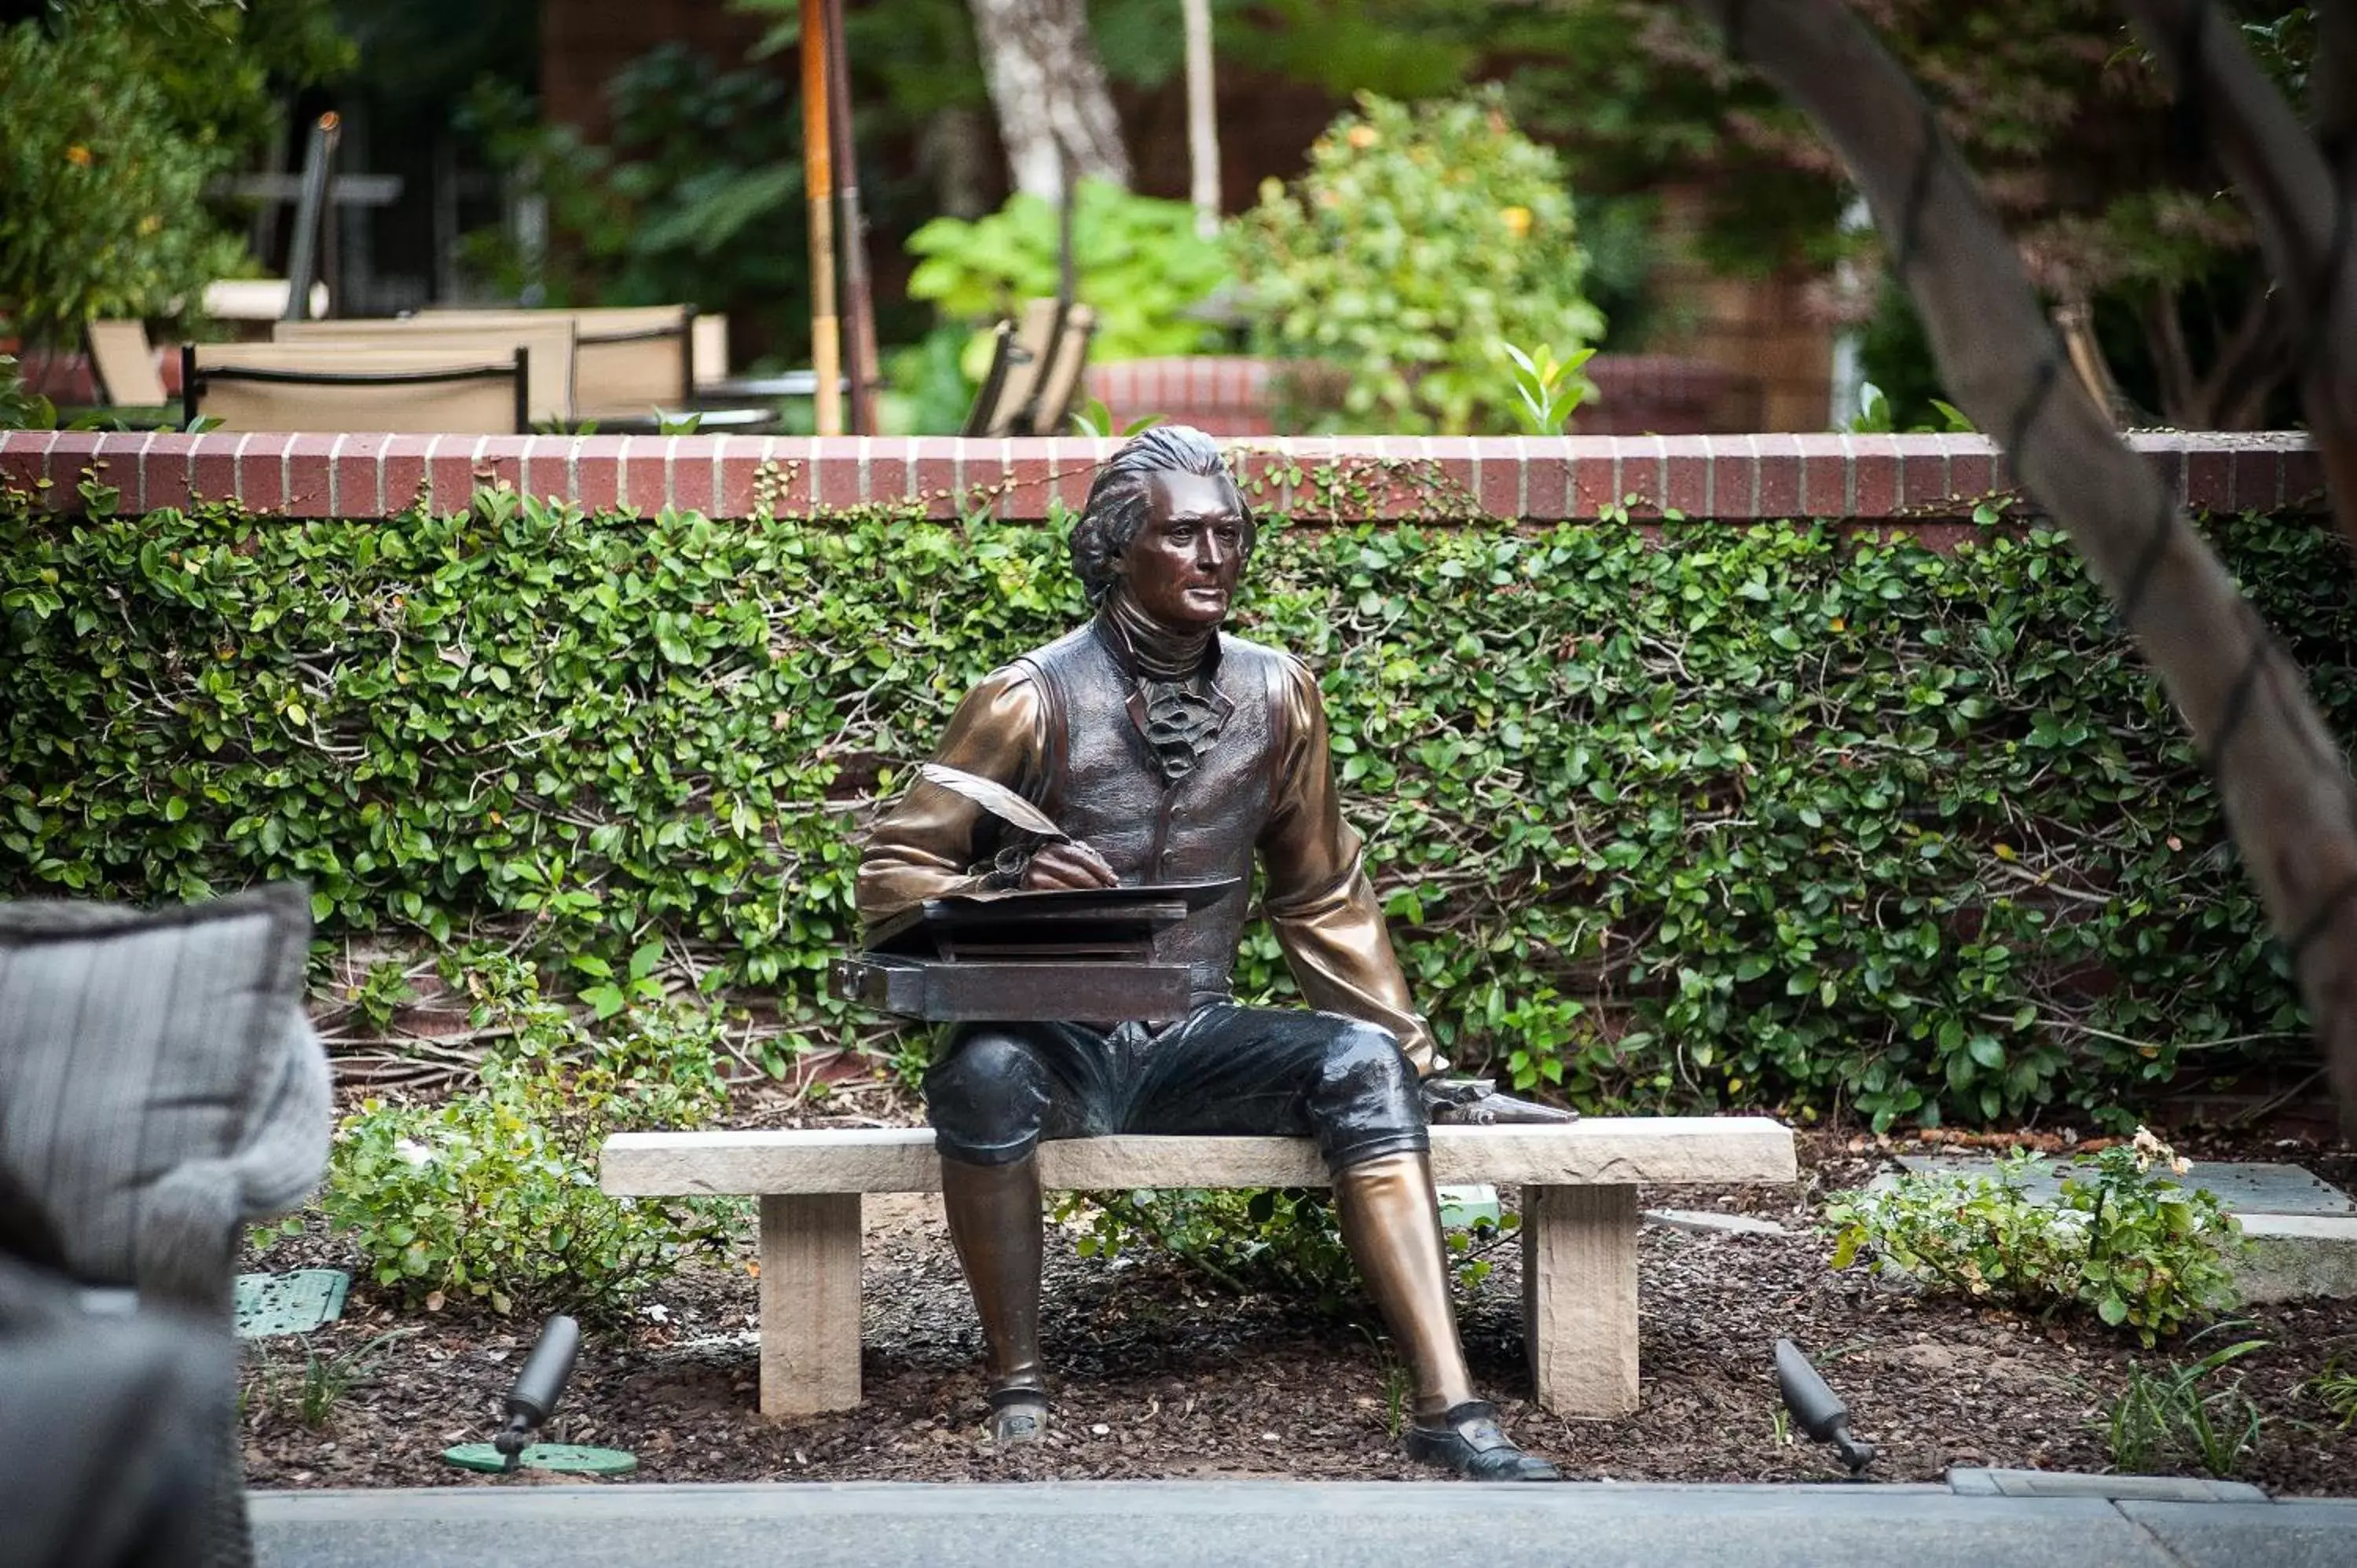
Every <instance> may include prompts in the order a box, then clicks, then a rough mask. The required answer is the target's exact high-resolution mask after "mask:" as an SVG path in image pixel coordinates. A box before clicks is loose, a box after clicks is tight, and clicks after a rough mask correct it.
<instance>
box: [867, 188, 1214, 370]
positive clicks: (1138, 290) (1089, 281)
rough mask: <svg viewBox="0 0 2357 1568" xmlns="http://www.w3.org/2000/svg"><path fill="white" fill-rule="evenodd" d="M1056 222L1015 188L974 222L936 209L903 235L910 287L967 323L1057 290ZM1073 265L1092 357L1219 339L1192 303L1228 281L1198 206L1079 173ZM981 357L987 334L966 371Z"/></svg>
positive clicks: (993, 318) (1016, 309)
mask: <svg viewBox="0 0 2357 1568" xmlns="http://www.w3.org/2000/svg"><path fill="white" fill-rule="evenodd" d="M1057 227H1058V220H1057V213H1056V209H1055V208H1054V207H1053V206H1051V205H1050V204H1049V203H1048V202H1046V201H1043V200H1041V199H1039V198H1038V197H1036V196H1028V195H1021V194H1018V195H1017V196H1014V197H1012V198H1010V199H1008V201H1007V203H1006V206H1004V207H1002V208H1000V209H998V210H997V211H996V212H995V213H992V214H991V215H990V216H989V217H987V218H983V219H979V220H975V221H974V222H970V223H969V222H965V221H963V220H959V219H955V218H936V219H934V220H932V221H931V222H930V223H928V224H926V225H925V226H924V227H923V228H921V229H920V230H918V231H916V232H915V233H914V234H911V235H909V247H908V248H909V253H910V254H911V255H914V256H917V257H919V258H920V260H919V262H918V263H917V269H916V271H915V272H913V273H912V274H909V294H910V295H913V296H914V297H916V298H918V299H927V300H931V301H932V302H933V305H934V306H935V307H936V308H937V309H938V310H939V311H940V312H941V314H942V317H945V318H947V319H948V320H950V321H952V322H956V323H959V324H962V325H963V326H965V327H967V328H984V327H986V326H988V325H989V324H991V323H995V322H997V321H1000V320H1006V319H1013V318H1015V317H1017V316H1018V315H1019V313H1020V311H1021V309H1022V306H1023V303H1024V301H1026V300H1031V299H1049V298H1053V297H1054V296H1055V295H1056V292H1057V281H1058V257H1057ZM1072 271H1073V279H1074V283H1073V287H1074V296H1075V297H1076V298H1078V299H1079V300H1081V301H1082V302H1083V303H1085V304H1087V305H1090V306H1094V307H1095V309H1096V312H1097V327H1096V335H1095V336H1094V337H1093V338H1091V339H1090V340H1089V357H1090V358H1091V359H1092V360H1140V359H1150V358H1153V357H1156V356H1159V355H1164V354H1187V353H1192V352H1195V351H1196V350H1198V349H1205V348H1209V347H1211V346H1213V345H1214V344H1215V342H1216V340H1217V336H1218V334H1217V331H1216V329H1215V328H1211V327H1210V326H1208V325H1206V324H1205V323H1204V322H1203V321H1201V320H1200V319H1199V318H1197V317H1195V316H1194V315H1192V314H1190V312H1191V311H1193V309H1194V308H1195V307H1196V306H1200V305H1201V304H1202V303H1203V301H1204V300H1205V299H1206V298H1208V297H1209V296H1210V295H1211V291H1212V290H1213V289H1215V288H1217V287H1218V286H1219V285H1221V283H1222V282H1223V281H1225V280H1226V278H1227V277H1228V275H1229V268H1228V259H1227V256H1226V254H1225V252H1223V251H1222V248H1221V247H1220V245H1219V244H1218V243H1217V242H1214V241H1211V240H1205V239H1202V238H1201V237H1200V236H1199V235H1197V233H1196V232H1195V210H1194V209H1193V208H1191V207H1189V205H1187V203H1185V202H1183V201H1159V200H1157V199H1154V198H1152V197H1148V196H1137V195H1134V194H1132V193H1131V192H1129V191H1125V190H1124V189H1122V188H1120V187H1119V186H1116V185H1113V184H1110V183H1108V182H1106V181H1104V180H1098V179H1088V180H1082V182H1081V184H1080V187H1079V188H1078V189H1077V190H1076V191H1075V192H1074V195H1073V201H1072ZM977 357H978V358H979V360H980V361H981V362H980V363H976V362H975V360H976V358H977ZM988 358H989V343H988V338H987V337H986V336H984V337H982V338H980V339H979V341H978V342H977V343H976V344H975V345H974V347H972V348H970V349H967V350H966V354H965V361H964V368H965V370H966V372H967V374H968V376H969V377H970V378H971V379H973V380H974V381H980V380H981V377H982V372H983V371H985V369H986V368H987V362H988Z"/></svg>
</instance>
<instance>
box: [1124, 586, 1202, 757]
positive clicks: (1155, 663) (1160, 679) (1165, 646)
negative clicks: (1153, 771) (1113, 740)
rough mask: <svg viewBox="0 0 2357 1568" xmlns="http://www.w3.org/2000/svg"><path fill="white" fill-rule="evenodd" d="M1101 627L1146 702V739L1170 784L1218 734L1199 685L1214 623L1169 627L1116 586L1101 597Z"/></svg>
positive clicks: (1200, 754) (1199, 755) (1200, 755)
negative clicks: (1184, 629) (1193, 629)
mask: <svg viewBox="0 0 2357 1568" xmlns="http://www.w3.org/2000/svg"><path fill="white" fill-rule="evenodd" d="M1103 616H1104V622H1105V628H1106V630H1107V631H1108V632H1110V633H1111V634H1112V641H1113V644H1114V647H1115V648H1116V649H1118V650H1120V652H1121V654H1122V656H1123V660H1124V662H1125V663H1126V664H1127V666H1128V668H1129V672H1130V674H1131V675H1132V676H1133V677H1134V678H1135V680H1136V682H1137V689H1138V693H1139V695H1140V697H1141V698H1142V699H1143V700H1144V702H1145V705H1146V746H1147V747H1148V748H1149V749H1151V750H1152V751H1153V753H1154V759H1155V762H1156V764H1157V766H1158V767H1159V768H1161V770H1162V778H1163V781H1164V782H1165V783H1168V784H1176V783H1178V782H1179V780H1180V779H1184V778H1186V777H1187V775H1189V773H1192V772H1194V771H1195V765H1196V763H1197V762H1199V761H1200V760H1201V758H1202V757H1203V754H1204V753H1205V752H1207V751H1210V750H1211V747H1212V746H1214V745H1215V744H1217V743H1218V741H1219V738H1220V728H1221V715H1220V709H1219V705H1218V704H1217V703H1214V702H1212V701H1211V698H1210V697H1209V696H1208V695H1206V694H1205V693H1203V692H1202V691H1200V689H1199V686H1198V682H1197V677H1198V676H1199V675H1200V674H1201V672H1202V669H1203V660H1204V658H1205V656H1206V655H1208V654H1209V653H1210V652H1211V639H1213V638H1214V637H1216V636H1218V635H1219V633H1218V630H1217V628H1204V629H1203V630H1201V631H1197V632H1180V631H1173V630H1171V629H1170V628H1168V627H1166V626H1164V625H1162V624H1161V623H1160V622H1159V621H1157V620H1155V619H1153V618H1150V617H1148V616H1147V615H1146V612H1145V611H1143V610H1141V609H1139V608H1138V607H1136V606H1135V604H1133V603H1132V602H1131V601H1130V598H1129V596H1128V595H1127V594H1125V593H1124V592H1122V591H1121V590H1120V589H1119V588H1116V589H1114V591H1113V593H1112V594H1110V595H1109V596H1107V597H1106V599H1105V606H1104V611H1103Z"/></svg>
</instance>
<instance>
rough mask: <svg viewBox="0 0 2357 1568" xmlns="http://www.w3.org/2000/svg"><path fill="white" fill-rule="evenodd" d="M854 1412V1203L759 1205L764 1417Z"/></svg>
mask: <svg viewBox="0 0 2357 1568" xmlns="http://www.w3.org/2000/svg"><path fill="white" fill-rule="evenodd" d="M858 1404H859V1195H858V1194H857V1193H856V1192H829V1193H805V1194H787V1195H785V1196H781V1197H780V1196H771V1197H763V1198H762V1199H761V1413H762V1414H763V1415H765V1416H768V1417H770V1419H771V1420H777V1419H779V1418H780V1417H783V1416H795V1415H816V1414H818V1413H819V1412H822V1411H829V1410H854V1409H856V1408H857V1407H858Z"/></svg>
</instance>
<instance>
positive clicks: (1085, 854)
mask: <svg viewBox="0 0 2357 1568" xmlns="http://www.w3.org/2000/svg"><path fill="white" fill-rule="evenodd" d="M1120 882H1121V878H1120V877H1118V876H1116V875H1114V870H1113V867H1112V866H1110V865H1106V864H1105V857H1104V856H1103V855H1101V854H1098V853H1097V852H1096V851H1095V850H1093V849H1091V848H1090V847H1089V846H1088V845H1087V844H1084V843H1082V842H1081V841H1080V840H1078V839H1065V840H1062V841H1060V842H1059V843H1045V844H1041V845H1040V846H1039V849H1037V850H1036V851H1034V852H1033V853H1032V855H1031V864H1030V865H1027V866H1025V867H1024V868H1023V886H1026V887H1031V888H1043V887H1114V886H1119V885H1120Z"/></svg>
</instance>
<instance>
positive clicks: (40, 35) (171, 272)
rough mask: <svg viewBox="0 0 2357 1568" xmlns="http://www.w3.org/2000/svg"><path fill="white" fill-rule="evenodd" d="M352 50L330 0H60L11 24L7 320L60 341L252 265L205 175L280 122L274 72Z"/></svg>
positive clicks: (178, 312)
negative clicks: (98, 320) (244, 0)
mask: <svg viewBox="0 0 2357 1568" xmlns="http://www.w3.org/2000/svg"><path fill="white" fill-rule="evenodd" d="M350 58H351V57H350V48H349V46H348V45H346V44H344V43H343V41H342V40H341V38H339V35H337V33H336V32H335V30H334V26H333V21H332V16H331V14H330V12H329V9H328V5H327V4H326V0H254V4H253V8H252V9H251V10H250V11H249V10H248V9H247V7H245V6H244V5H231V4H228V3H227V0H143V3H141V4H137V5H99V4H94V3H91V0H70V3H68V0H57V3H54V4H52V5H49V6H48V8H47V10H46V12H45V14H44V15H43V16H41V17H40V18H38V19H35V20H27V21H19V22H16V23H12V24H9V25H7V26H5V27H0V317H5V319H6V321H7V322H8V323H9V324H10V330H12V331H13V332H14V333H15V334H16V336H19V337H21V338H24V339H25V340H27V342H32V343H42V344H50V345H63V344H67V343H70V342H71V340H72V339H73V338H74V337H75V335H76V334H77V333H78V332H79V331H80V329H81V326H82V324H83V323H84V322H87V321H89V320H91V319H92V318H94V317H102V316H106V317H161V316H185V315H187V314H188V313H189V312H192V311H193V310H194V309H195V308H196V306H198V304H199V300H200V297H201V295H202V291H203V288H204V285H206V284H207V283H209V282H210V281H211V280H212V279H214V278H217V277H224V276H230V275H233V274H237V273H239V272H241V271H242V270H244V268H243V251H242V247H241V245H240V244H239V242H238V241H237V240H236V239H235V238H234V237H233V236H231V234H230V233H229V232H228V231H226V230H224V229H223V228H222V227H221V222H220V220H219V217H218V215H217V214H216V212H215V211H214V210H213V209H212V208H211V207H210V205H209V204H208V201H207V199H206V188H207V187H208V185H209V184H210V182H211V181H212V180H213V179H214V178H215V177H218V176H220V175H222V174H225V173H228V172H230V171H231V170H232V169H234V168H236V167H237V166H239V165H240V164H241V163H242V161H243V159H244V158H245V157H246V156H249V155H250V154H251V153H252V152H253V150H254V148H255V146H256V145H258V143H259V141H260V139H261V138H262V136H263V135H264V134H267V133H268V132H269V131H270V129H271V127H272V124H273V122H272V118H271V109H272V100H271V92H272V91H273V89H274V87H275V86H284V85H295V84H300V83H302V82H306V81H315V80H317V79H319V78H322V77H325V76H328V75H332V74H333V73H335V72H336V71H338V70H341V69H343V68H344V67H345V66H347V65H349V63H350Z"/></svg>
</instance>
